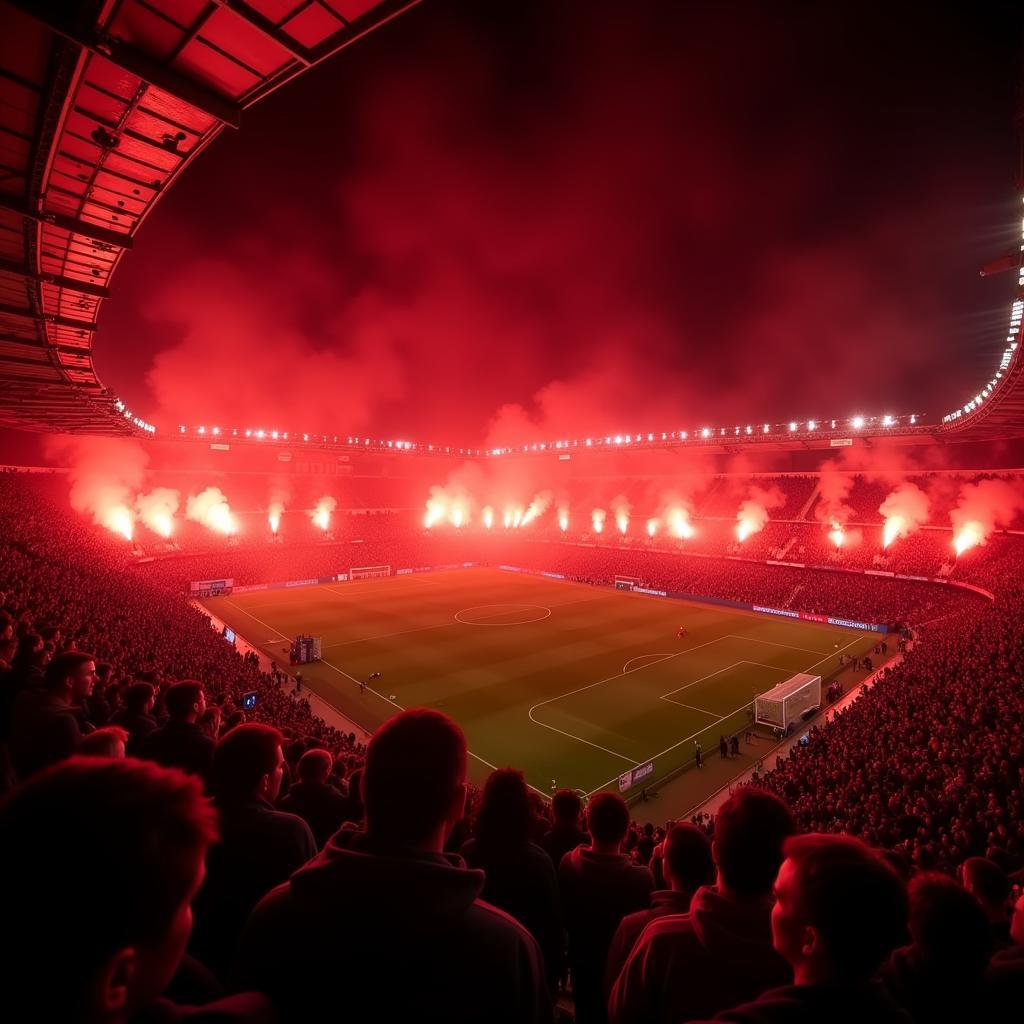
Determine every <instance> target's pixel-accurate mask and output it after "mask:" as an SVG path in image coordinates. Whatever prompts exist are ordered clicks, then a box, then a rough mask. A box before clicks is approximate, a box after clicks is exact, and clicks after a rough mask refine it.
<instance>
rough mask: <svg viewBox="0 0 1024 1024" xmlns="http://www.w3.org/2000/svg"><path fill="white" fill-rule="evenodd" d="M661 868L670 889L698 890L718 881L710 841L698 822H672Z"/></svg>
mask: <svg viewBox="0 0 1024 1024" xmlns="http://www.w3.org/2000/svg"><path fill="white" fill-rule="evenodd" d="M661 869H662V871H663V872H664V874H665V881H666V882H667V883H668V885H669V888H670V889H675V890H676V891H678V892H690V893H692V892H696V891H697V890H698V889H699V888H700V887H701V886H702V885H712V884H713V883H714V881H715V862H714V860H713V859H712V857H711V840H710V839H708V837H707V836H706V835H704V833H703V832H701V830H700V829H699V828H697V826H696V825H691V824H689V823H688V822H687V823H684V824H679V825H673V826H672V828H671V829H670V830H669V833H668V835H667V836H666V837H665V847H664V855H663V858H662V864H661Z"/></svg>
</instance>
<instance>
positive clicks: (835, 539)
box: [828, 522, 846, 548]
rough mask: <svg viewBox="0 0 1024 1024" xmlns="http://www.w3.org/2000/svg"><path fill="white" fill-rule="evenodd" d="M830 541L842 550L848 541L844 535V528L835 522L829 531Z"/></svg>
mask: <svg viewBox="0 0 1024 1024" xmlns="http://www.w3.org/2000/svg"><path fill="white" fill-rule="evenodd" d="M828 539H829V540H830V541H832V543H833V544H835V546H836V547H837V548H841V547H842V546H843V543H844V542H845V540H846V534H845V533H843V527H842V525H841V524H840V523H836V522H833V523H832V529H831V530H830V531H829V535H828Z"/></svg>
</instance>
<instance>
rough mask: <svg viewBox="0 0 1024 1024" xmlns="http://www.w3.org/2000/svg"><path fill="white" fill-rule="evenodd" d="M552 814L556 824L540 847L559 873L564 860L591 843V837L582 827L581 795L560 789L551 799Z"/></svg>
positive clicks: (549, 830) (545, 835)
mask: <svg viewBox="0 0 1024 1024" xmlns="http://www.w3.org/2000/svg"><path fill="white" fill-rule="evenodd" d="M551 814H552V816H553V817H554V823H553V824H552V826H551V828H549V829H548V830H547V832H545V833H544V837H543V838H542V839H541V842H540V845H541V846H542V847H543V848H544V851H545V852H546V853H547V855H548V856H549V857H550V858H551V863H552V864H554V865H555V870H556V871H557V870H558V865H559V864H561V863H562V858H563V857H564V856H565V855H566V854H567V853H568V852H569V851H570V850H575V849H576V847H577V846H579V845H580V844H581V843H589V842H590V836H588V835H587V833H586V832H584V831H583V829H582V827H581V826H580V816H581V815H582V814H583V801H582V800H581V799H580V795H579V793H574V792H573V791H572V790H571V789H560V790H559V791H558V792H557V793H556V794H555V795H554V796H553V797H552V798H551Z"/></svg>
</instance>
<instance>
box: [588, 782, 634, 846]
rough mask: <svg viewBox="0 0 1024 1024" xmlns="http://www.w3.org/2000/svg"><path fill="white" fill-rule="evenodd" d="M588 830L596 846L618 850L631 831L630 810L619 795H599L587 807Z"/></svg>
mask: <svg viewBox="0 0 1024 1024" xmlns="http://www.w3.org/2000/svg"><path fill="white" fill-rule="evenodd" d="M587 828H588V830H589V831H590V838H591V840H592V841H593V844H594V846H601V847H607V848H609V849H611V848H612V847H615V848H618V847H619V846H620V845H621V844H622V841H623V840H624V839H625V838H626V833H627V832H628V831H629V808H628V807H627V806H626V801H625V800H623V799H622V797H621V796H619V795H618V794H617V793H597V794H596V795H595V796H593V797H592V798H591V800H590V806H589V807H587Z"/></svg>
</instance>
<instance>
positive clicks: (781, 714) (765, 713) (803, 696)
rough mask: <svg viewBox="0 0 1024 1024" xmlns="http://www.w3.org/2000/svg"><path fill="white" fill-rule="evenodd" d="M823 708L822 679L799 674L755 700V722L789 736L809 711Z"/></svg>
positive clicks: (804, 673)
mask: <svg viewBox="0 0 1024 1024" xmlns="http://www.w3.org/2000/svg"><path fill="white" fill-rule="evenodd" d="M820 707H821V676H811V675H808V674H807V673H806V672H799V673H798V674H797V675H795V676H793V677H792V678H790V679H787V680H785V681H784V682H781V683H779V685H778V686H776V687H773V688H772V689H771V690H769V691H768V692H767V693H762V694H761V695H760V696H759V697H755V698H754V721H755V722H757V724H758V725H769V726H771V727H772V728H774V729H781V730H782V731H783V732H788V731H789V727H790V726H791V725H792V724H793V723H794V722H798V721H800V719H801V718H802V717H803V716H804V715H805V714H807V712H808V711H812V710H817V709H818V708H820Z"/></svg>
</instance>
